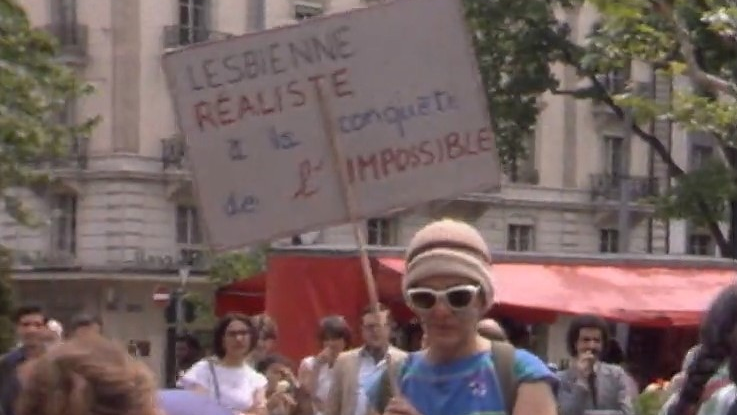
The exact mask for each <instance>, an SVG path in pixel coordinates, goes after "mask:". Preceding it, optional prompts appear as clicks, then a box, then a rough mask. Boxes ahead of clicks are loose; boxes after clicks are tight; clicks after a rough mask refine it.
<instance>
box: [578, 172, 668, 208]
mask: <svg viewBox="0 0 737 415" xmlns="http://www.w3.org/2000/svg"><path fill="white" fill-rule="evenodd" d="M625 182H629V183H626V184H627V185H626V186H623V184H625ZM623 188H627V189H628V190H629V195H628V197H627V199H628V200H629V201H630V202H636V201H638V200H640V199H643V198H646V197H652V196H657V195H658V194H659V187H658V179H657V178H656V177H646V176H626V175H622V174H592V175H591V198H592V199H593V200H598V199H605V200H621V199H622V196H623V195H622V189H623Z"/></svg>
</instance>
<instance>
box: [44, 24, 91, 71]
mask: <svg viewBox="0 0 737 415" xmlns="http://www.w3.org/2000/svg"><path fill="white" fill-rule="evenodd" d="M44 29H45V30H46V31H47V32H48V33H50V34H51V35H52V36H54V37H55V38H56V39H57V41H58V42H59V55H60V57H61V58H62V59H64V60H71V61H73V62H78V63H83V62H85V61H86V59H87V26H84V25H80V24H77V23H57V24H51V25H47V26H45V27H44ZM73 62H72V63H73Z"/></svg>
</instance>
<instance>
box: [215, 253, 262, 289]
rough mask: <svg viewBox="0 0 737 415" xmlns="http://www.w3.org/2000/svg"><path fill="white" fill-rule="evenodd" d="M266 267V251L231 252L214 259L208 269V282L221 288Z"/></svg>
mask: <svg viewBox="0 0 737 415" xmlns="http://www.w3.org/2000/svg"><path fill="white" fill-rule="evenodd" d="M265 267H266V251H265V250H264V249H256V250H253V251H250V252H240V251H233V252H227V253H224V254H221V255H219V256H217V257H216V258H215V260H214V261H213V264H212V266H211V267H210V280H211V281H212V282H213V284H214V285H215V286H216V287H223V286H226V285H228V284H231V283H233V282H235V281H239V280H243V279H247V278H249V277H252V276H254V275H256V274H258V273H259V272H261V271H263V270H264V269H265Z"/></svg>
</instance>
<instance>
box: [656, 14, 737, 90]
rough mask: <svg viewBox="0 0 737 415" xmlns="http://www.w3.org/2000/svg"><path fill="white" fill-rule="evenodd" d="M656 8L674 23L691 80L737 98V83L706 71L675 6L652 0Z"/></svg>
mask: <svg viewBox="0 0 737 415" xmlns="http://www.w3.org/2000/svg"><path fill="white" fill-rule="evenodd" d="M650 3H651V4H652V5H653V7H654V9H655V10H657V11H658V12H659V13H660V14H661V15H662V16H663V17H664V18H665V19H666V20H667V21H668V22H670V23H671V25H673V29H674V30H675V33H676V40H678V43H679V45H680V46H681V53H682V54H683V58H684V59H685V60H686V67H687V70H688V74H689V78H691V81H692V82H693V83H694V84H696V85H699V86H701V87H702V88H704V89H706V90H708V91H711V92H713V93H715V94H719V93H723V94H727V95H729V96H731V97H734V98H737V85H736V84H734V83H732V82H729V81H728V80H726V79H722V78H720V77H718V76H715V75H712V74H710V73H708V72H706V71H705V70H704V69H703V68H701V66H700V65H699V63H698V61H697V60H696V48H695V47H694V45H693V42H692V41H691V36H690V35H689V33H688V28H687V26H686V24H685V23H684V22H683V20H682V19H681V18H680V17H679V16H678V14H677V13H676V11H675V10H674V9H673V7H672V6H671V5H670V4H668V3H667V2H666V1H664V0H650Z"/></svg>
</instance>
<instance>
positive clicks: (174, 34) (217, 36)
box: [164, 25, 233, 49]
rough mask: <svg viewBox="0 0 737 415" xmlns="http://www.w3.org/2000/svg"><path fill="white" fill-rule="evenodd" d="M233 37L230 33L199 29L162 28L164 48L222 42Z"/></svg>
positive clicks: (184, 27) (183, 27)
mask: <svg viewBox="0 0 737 415" xmlns="http://www.w3.org/2000/svg"><path fill="white" fill-rule="evenodd" d="M231 37H233V35H232V34H230V33H223V32H216V31H214V30H209V29H206V28H201V27H190V26H182V25H175V26H166V27H164V48H165V49H171V48H178V47H181V46H187V45H193V44H195V43H201V42H210V41H214V40H224V39H228V38H231Z"/></svg>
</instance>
